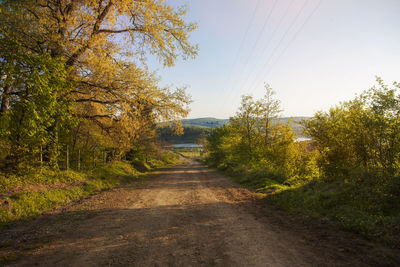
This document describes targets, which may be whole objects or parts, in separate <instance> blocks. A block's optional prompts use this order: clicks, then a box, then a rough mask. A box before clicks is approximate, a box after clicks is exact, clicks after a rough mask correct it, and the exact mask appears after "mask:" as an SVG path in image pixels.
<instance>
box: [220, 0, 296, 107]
mask: <svg viewBox="0 0 400 267" xmlns="http://www.w3.org/2000/svg"><path fill="white" fill-rule="evenodd" d="M278 2H279V0H275V2H274V4H273V6H272V8H271V9H270V12H269V14H268V16H267V19H266V20H265V21H264V25H263V28H262V33H263V32H264V30H265V27H266V24H267V22H268V20H269V18H270V16H271V15H272V12H273V10H274V9H275V6H276V4H277V3H278ZM293 3H294V0H292V1H291V2H290V3H289V5H288V6H287V8H286V10H285V11H284V14H283V15H282V17H281V18H280V20H279V23H278V24H277V27H275V29H274V32H273V34H272V36H275V34H276V32H277V30H278V29H279V26H280V25H281V24H282V22H283V20H284V18H285V17H286V15H287V13H288V11H289V9H290V7H291V6H292V4H293ZM261 36H262V34H260V35H259V37H258V39H257V40H256V42H255V45H253V49H252V52H254V48H255V46H256V45H257V43H258V41H259V39H260V38H261ZM251 55H252V53H251ZM249 58H250V56H249V57H247V60H246V65H247V63H248V59H249ZM234 91H235V90H230V91H229V94H228V97H227V98H226V101H225V103H228V102H230V100H231V98H232V94H233V93H234ZM239 91H241V88H240V87H239ZM225 103H224V104H225ZM224 104H223V105H221V108H220V110H221V109H223V107H224V106H225V105H224Z"/></svg>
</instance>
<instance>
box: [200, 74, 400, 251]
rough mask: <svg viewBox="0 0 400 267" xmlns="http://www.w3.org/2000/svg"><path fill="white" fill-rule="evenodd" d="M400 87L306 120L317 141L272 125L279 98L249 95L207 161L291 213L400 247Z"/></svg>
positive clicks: (219, 133)
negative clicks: (301, 138)
mask: <svg viewBox="0 0 400 267" xmlns="http://www.w3.org/2000/svg"><path fill="white" fill-rule="evenodd" d="M399 89H400V85H399V84H398V83H394V84H393V85H392V86H388V85H386V84H385V83H384V82H383V81H382V80H381V79H379V78H378V79H377V86H374V87H372V88H371V89H369V90H366V91H365V92H364V93H362V94H361V95H359V96H357V97H356V98H355V99H354V100H351V101H348V102H344V103H341V104H339V105H337V106H335V107H332V108H331V109H330V110H329V111H327V112H324V111H321V112H318V113H316V114H315V115H314V117H312V118H310V119H307V120H304V121H303V126H304V133H305V134H306V135H308V136H310V137H311V139H312V140H311V141H306V142H295V139H294V137H295V135H294V133H293V132H292V130H291V129H290V127H289V125H288V124H271V119H272V118H274V117H277V116H279V112H280V107H279V101H278V100H276V99H274V97H273V91H272V89H271V88H270V87H268V86H267V87H266V95H265V97H264V98H262V99H259V100H255V99H253V98H252V97H251V96H243V97H242V104H241V107H240V109H239V110H238V112H237V114H236V115H235V116H234V117H232V118H231V120H230V123H229V124H227V125H224V127H219V128H216V129H214V130H213V131H212V132H211V134H210V136H209V137H208V138H207V139H208V142H207V150H208V151H207V155H206V159H205V160H206V162H207V163H208V164H209V165H211V166H214V167H217V168H218V169H220V170H222V171H224V172H226V173H228V174H230V175H232V176H233V177H234V178H235V179H236V181H238V182H240V183H243V184H245V185H248V186H250V187H253V188H255V189H257V191H258V192H260V193H262V194H264V195H266V196H268V197H269V200H271V202H273V203H274V204H276V205H278V206H280V207H282V208H285V209H287V210H289V211H295V212H301V213H303V214H308V215H311V216H316V217H319V218H321V217H323V218H328V219H330V220H333V221H335V222H337V223H339V225H341V226H343V227H345V228H346V229H350V230H353V231H357V232H359V233H361V234H363V235H364V236H366V237H367V238H369V239H373V240H381V241H382V240H383V241H385V242H389V243H391V244H396V242H398V236H399V235H398V234H399V232H398V226H399V225H400V92H399Z"/></svg>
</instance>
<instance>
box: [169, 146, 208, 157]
mask: <svg viewBox="0 0 400 267" xmlns="http://www.w3.org/2000/svg"><path fill="white" fill-rule="evenodd" d="M173 150H174V151H175V153H178V154H180V155H182V156H183V157H186V158H190V159H199V158H200V155H201V153H200V150H199V148H197V147H193V148H192V147H185V148H174V149H173Z"/></svg>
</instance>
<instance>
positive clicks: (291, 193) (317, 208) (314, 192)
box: [219, 166, 400, 247]
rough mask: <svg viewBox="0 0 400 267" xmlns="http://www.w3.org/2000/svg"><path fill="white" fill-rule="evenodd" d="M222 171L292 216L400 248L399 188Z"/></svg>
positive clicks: (240, 169)
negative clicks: (320, 221)
mask: <svg viewBox="0 0 400 267" xmlns="http://www.w3.org/2000/svg"><path fill="white" fill-rule="evenodd" d="M219 171H222V172H223V173H224V174H226V175H228V176H229V177H231V179H232V180H233V181H235V182H237V183H239V184H242V185H244V186H246V187H249V188H251V189H254V190H255V191H256V192H257V193H259V194H260V195H261V196H263V197H265V198H266V199H267V201H268V202H269V203H271V204H273V205H275V206H277V207H279V208H281V209H283V210H286V211H288V212H290V213H293V214H302V215H307V216H308V217H311V218H314V219H321V218H325V219H329V220H330V221H331V222H333V223H335V224H336V225H338V226H339V227H340V228H342V229H345V230H348V231H351V232H355V233H358V234H360V235H362V236H363V237H364V238H366V239H367V240H370V241H377V242H380V243H384V244H386V245H392V246H397V247H398V246H399V245H400V196H399V195H398V194H395V192H398V188H397V187H396V188H385V186H383V185H382V183H380V182H379V180H377V181H376V183H373V184H371V183H370V184H365V183H362V182H358V183H349V182H348V181H346V180H344V181H341V182H338V181H336V182H328V181H323V180H312V179H310V178H301V177H294V178H291V179H286V180H285V179H282V177H281V176H280V175H279V174H276V173H273V172H269V171H268V170H260V169H252V168H251V167H247V168H246V167H243V166H241V167H236V168H222V170H221V168H220V169H219ZM388 185H393V183H392V182H391V183H388ZM392 187H393V186H392ZM390 192H393V193H390Z"/></svg>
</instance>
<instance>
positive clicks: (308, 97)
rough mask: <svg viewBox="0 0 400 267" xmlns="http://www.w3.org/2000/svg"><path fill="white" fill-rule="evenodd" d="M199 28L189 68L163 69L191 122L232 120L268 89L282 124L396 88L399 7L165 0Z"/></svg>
mask: <svg viewBox="0 0 400 267" xmlns="http://www.w3.org/2000/svg"><path fill="white" fill-rule="evenodd" d="M169 2H171V3H172V4H173V5H174V6H176V5H187V7H188V8H189V12H188V15H187V16H186V17H185V20H186V21H190V22H197V23H198V27H199V28H198V29H197V30H196V31H195V32H193V33H192V34H191V41H192V42H193V43H198V44H199V48H200V51H199V55H198V57H197V58H196V59H194V60H188V61H184V60H178V61H177V62H176V65H175V66H174V67H172V68H164V67H163V66H162V65H160V64H159V63H158V62H157V61H156V60H150V68H151V69H152V70H156V71H157V73H158V74H159V75H160V76H161V85H170V86H173V87H182V86H187V87H188V89H187V92H188V93H189V94H190V95H191V96H192V99H193V101H194V102H193V103H192V104H191V112H190V114H189V116H188V118H199V117H216V118H229V117H230V116H233V115H234V114H235V112H236V111H237V109H238V107H239V105H240V97H241V95H243V94H250V95H253V96H254V97H255V98H260V97H262V96H263V94H264V84H265V83H268V84H269V85H270V86H271V87H272V88H273V89H274V90H275V91H276V95H275V97H276V98H277V99H279V100H280V101H281V107H282V109H283V114H282V115H283V116H312V115H313V114H314V113H315V112H317V111H320V110H328V109H329V108H330V107H332V106H334V105H337V104H339V103H340V102H342V101H348V100H351V99H353V98H354V97H355V96H356V95H357V94H360V93H362V92H363V91H364V90H366V89H369V88H371V87H372V86H374V85H376V82H375V80H376V76H379V77H381V78H383V80H384V81H385V83H386V84H392V83H393V82H394V81H400V16H399V14H400V0H174V1H172V0H170V1H169Z"/></svg>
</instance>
